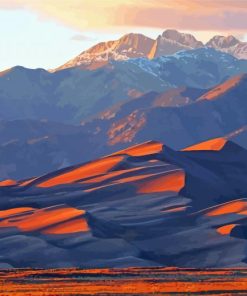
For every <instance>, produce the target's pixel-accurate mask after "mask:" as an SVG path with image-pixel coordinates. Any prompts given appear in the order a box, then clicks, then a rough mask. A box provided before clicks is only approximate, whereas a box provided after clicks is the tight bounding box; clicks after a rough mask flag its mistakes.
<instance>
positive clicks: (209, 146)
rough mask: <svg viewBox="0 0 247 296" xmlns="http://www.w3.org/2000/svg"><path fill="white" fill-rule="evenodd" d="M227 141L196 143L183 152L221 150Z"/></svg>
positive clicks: (216, 139)
mask: <svg viewBox="0 0 247 296" xmlns="http://www.w3.org/2000/svg"><path fill="white" fill-rule="evenodd" d="M226 142H227V140H226V139H224V138H215V139H210V140H208V141H205V142H202V143H198V144H196V145H192V146H189V147H186V148H184V149H183V151H195V150H212V151H218V150H221V149H222V148H223V147H224V145H225V144H226Z"/></svg>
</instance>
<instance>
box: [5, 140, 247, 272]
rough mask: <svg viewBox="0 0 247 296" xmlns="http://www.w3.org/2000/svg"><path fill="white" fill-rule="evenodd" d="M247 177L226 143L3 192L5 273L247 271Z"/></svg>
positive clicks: (133, 156) (139, 156)
mask: <svg viewBox="0 0 247 296" xmlns="http://www.w3.org/2000/svg"><path fill="white" fill-rule="evenodd" d="M233 172H234V174H233ZM246 174H247V151H246V150H245V149H244V148H241V147H240V146H238V145H236V144H234V143H232V142H230V141H227V140H226V139H223V138H218V139H212V140H210V141H207V142H204V143H199V144H197V145H195V146H192V147H187V148H186V149H184V151H174V150H172V149H170V148H168V147H167V146H165V145H163V144H162V143H160V142H146V143H143V144H141V145H138V146H132V147H129V148H127V149H125V150H122V151H119V152H116V153H114V154H111V155H109V156H106V157H103V158H100V159H97V160H95V161H91V162H88V163H85V164H82V165H77V166H73V167H68V168H65V169H62V170H59V171H55V172H53V173H50V174H47V175H44V176H42V177H38V178H37V177H36V178H33V179H30V180H25V181H14V180H12V181H10V180H8V181H5V182H2V183H0V195H1V196H0V207H1V211H0V218H1V219H0V253H1V259H0V267H44V268H48V267H71V266H73V267H127V266H157V265H159V266H160V265H161V266H179V267H191V266H193V267H227V266H228V267H230V266H245V265H246V262H247V258H246V252H245V250H246V247H247V241H246V239H247V236H246V227H247V220H246V217H247V216H246V214H247V199H246V195H247V189H246V180H245V179H246ZM99 250H100V252H99Z"/></svg>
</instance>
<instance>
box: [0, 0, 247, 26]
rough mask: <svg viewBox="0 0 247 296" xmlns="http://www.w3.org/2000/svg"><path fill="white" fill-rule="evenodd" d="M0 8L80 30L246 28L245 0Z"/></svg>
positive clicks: (3, 0) (36, 1)
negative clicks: (27, 10) (29, 14)
mask: <svg viewBox="0 0 247 296" xmlns="http://www.w3.org/2000/svg"><path fill="white" fill-rule="evenodd" d="M0 8H4V9H20V8H21V9H29V10H32V11H35V12H36V13H37V14H38V15H39V16H40V17H43V18H50V19H53V20H56V21H57V22H60V23H62V24H64V25H66V26H71V27H73V28H76V29H77V30H85V29H107V28H113V27H116V26H125V27H126V26H130V27H141V26H144V27H153V28H155V27H156V28H162V29H165V28H168V27H169V28H177V29H184V30H199V31H200V30H214V31H219V30H220V31H244V30H246V29H247V22H246V15H247V1H245V0H100V1H91V0H11V1H9V0H0Z"/></svg>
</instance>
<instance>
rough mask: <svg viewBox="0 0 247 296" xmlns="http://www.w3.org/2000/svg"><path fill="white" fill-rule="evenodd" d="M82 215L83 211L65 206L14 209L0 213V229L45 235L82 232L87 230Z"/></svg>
mask: <svg viewBox="0 0 247 296" xmlns="http://www.w3.org/2000/svg"><path fill="white" fill-rule="evenodd" d="M84 214H85V211H83V210H78V209H76V208H71V207H66V206H59V207H57V206H56V207H50V208H44V209H34V208H14V209H10V210H3V211H0V218H1V221H0V228H11V227H15V228H17V229H18V230H20V231H21V232H33V231H40V232H42V233H46V234H64V233H73V232H81V231H82V232H83V231H88V229H89V228H88V225H87V222H86V220H85V218H84V217H83V215H84Z"/></svg>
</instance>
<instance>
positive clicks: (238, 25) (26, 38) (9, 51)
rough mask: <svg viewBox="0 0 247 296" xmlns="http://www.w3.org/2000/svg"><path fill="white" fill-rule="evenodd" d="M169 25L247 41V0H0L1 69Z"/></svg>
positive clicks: (63, 57)
mask: <svg viewBox="0 0 247 296" xmlns="http://www.w3.org/2000/svg"><path fill="white" fill-rule="evenodd" d="M170 28H173V29H177V30H179V31H181V32H189V33H192V34H194V35H195V37H196V38H197V39H199V40H201V41H203V42H206V41H208V40H209V39H210V38H211V37H212V36H214V35H230V34H233V35H235V36H236V37H237V38H239V39H240V40H242V41H247V34H246V32H247V0H94V1H92V0H0V34H1V46H0V71H1V70H5V69H7V68H10V67H13V66H16V65H22V66H25V67H28V68H45V69H52V68H55V67H57V66H60V65H62V64H64V63H65V62H67V61H68V60H70V59H71V58H73V57H75V56H76V55H78V54H79V53H81V52H82V51H83V50H85V49H87V48H89V47H91V46H92V45H94V44H96V43H98V42H100V41H107V40H114V39H118V38H119V37H121V36H122V35H123V34H126V33H130V32H139V33H143V34H145V35H147V36H149V37H152V38H156V37H157V36H158V35H159V34H161V33H162V32H163V31H164V30H165V29H170Z"/></svg>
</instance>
